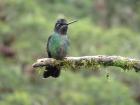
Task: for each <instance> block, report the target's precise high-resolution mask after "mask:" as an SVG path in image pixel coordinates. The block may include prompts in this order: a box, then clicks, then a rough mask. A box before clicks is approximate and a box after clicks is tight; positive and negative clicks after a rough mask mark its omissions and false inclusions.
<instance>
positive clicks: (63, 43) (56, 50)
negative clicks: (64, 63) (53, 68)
mask: <svg viewBox="0 0 140 105" xmlns="http://www.w3.org/2000/svg"><path fill="white" fill-rule="evenodd" d="M68 43H69V42H68V38H67V35H59V34H57V33H55V34H53V35H52V37H51V39H50V42H49V46H48V47H49V48H48V49H49V52H50V53H51V56H52V58H55V59H63V58H64V57H66V55H67V50H68V46H69V45H68Z"/></svg>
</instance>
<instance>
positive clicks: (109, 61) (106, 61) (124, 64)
mask: <svg viewBox="0 0 140 105" xmlns="http://www.w3.org/2000/svg"><path fill="white" fill-rule="evenodd" d="M47 65H52V66H60V67H63V68H69V67H70V68H72V69H75V70H77V69H81V68H91V67H92V68H94V67H99V66H115V67H120V68H122V69H124V70H125V69H128V70H132V69H134V70H135V71H136V72H138V71H140V60H136V59H131V58H126V57H121V56H105V55H97V56H83V57H66V58H65V59H63V60H56V59H53V58H42V59H38V60H37V62H36V63H34V64H33V67H34V68H35V67H43V66H47Z"/></svg>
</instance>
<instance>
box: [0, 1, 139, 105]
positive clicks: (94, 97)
mask: <svg viewBox="0 0 140 105" xmlns="http://www.w3.org/2000/svg"><path fill="white" fill-rule="evenodd" d="M62 16H64V17H65V18H66V19H67V20H68V21H71V20H75V19H77V20H79V21H78V22H77V23H75V24H73V25H71V26H70V27H69V31H68V35H69V38H70V49H69V54H68V55H69V56H85V55H101V54H103V55H120V56H125V57H132V58H133V57H134V58H137V59H139V58H140V0H0V105H139V104H140V74H139V73H136V72H134V71H131V70H130V71H124V70H122V69H120V68H116V67H107V68H96V69H95V68H94V69H93V70H90V69H89V70H84V69H83V70H80V71H79V72H73V71H70V70H62V74H61V76H60V77H59V78H57V79H53V78H48V79H42V71H43V69H37V70H34V69H33V68H32V66H31V65H32V63H34V62H35V61H36V59H38V58H42V57H47V53H46V49H45V46H46V43H47V38H48V36H49V35H50V34H51V33H52V32H53V28H54V24H55V22H56V20H57V19H58V18H59V17H62ZM107 75H109V77H107Z"/></svg>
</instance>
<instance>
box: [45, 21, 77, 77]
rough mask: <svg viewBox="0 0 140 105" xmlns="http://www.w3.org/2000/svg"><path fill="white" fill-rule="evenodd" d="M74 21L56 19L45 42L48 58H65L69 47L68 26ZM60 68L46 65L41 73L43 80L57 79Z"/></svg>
mask: <svg viewBox="0 0 140 105" xmlns="http://www.w3.org/2000/svg"><path fill="white" fill-rule="evenodd" d="M74 22H77V21H76V20H75V21H72V22H69V23H68V22H67V20H66V19H58V20H57V21H56V23H55V27H54V32H53V34H52V35H50V36H49V38H48V42H47V46H46V49H47V53H48V58H54V59H56V60H62V59H64V58H65V57H66V55H67V52H68V47H69V39H68V36H67V30H68V26H69V25H70V24H72V23H74ZM60 69H61V68H60V67H56V66H52V65H47V66H46V67H45V71H44V73H43V78H48V77H50V76H52V77H54V78H57V77H59V75H60V72H61V70H60Z"/></svg>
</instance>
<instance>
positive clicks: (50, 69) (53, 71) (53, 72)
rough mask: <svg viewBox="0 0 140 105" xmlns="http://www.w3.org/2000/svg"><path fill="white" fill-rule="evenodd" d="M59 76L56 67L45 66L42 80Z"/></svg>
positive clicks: (58, 69)
mask: <svg viewBox="0 0 140 105" xmlns="http://www.w3.org/2000/svg"><path fill="white" fill-rule="evenodd" d="M59 75H60V68H58V67H56V66H50V65H48V66H46V68H45V71H44V73H43V78H48V77H50V76H52V77H54V78H57V77H59Z"/></svg>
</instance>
